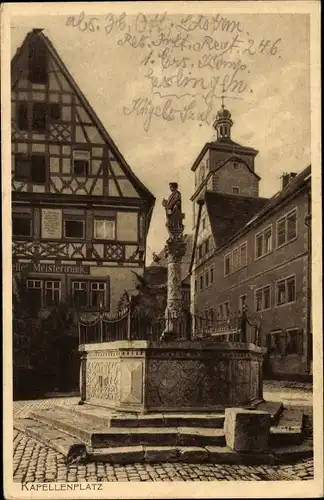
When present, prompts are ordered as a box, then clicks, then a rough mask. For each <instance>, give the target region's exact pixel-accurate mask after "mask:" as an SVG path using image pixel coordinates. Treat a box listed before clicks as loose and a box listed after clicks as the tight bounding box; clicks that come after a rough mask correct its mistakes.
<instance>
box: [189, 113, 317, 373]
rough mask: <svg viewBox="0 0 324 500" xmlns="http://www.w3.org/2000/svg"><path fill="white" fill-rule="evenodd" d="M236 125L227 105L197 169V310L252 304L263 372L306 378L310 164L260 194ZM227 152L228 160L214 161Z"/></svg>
mask: <svg viewBox="0 0 324 500" xmlns="http://www.w3.org/2000/svg"><path fill="white" fill-rule="evenodd" d="M224 115H225V118H226V119H225V121H226V123H227V125H228V127H227V129H226V131H225V133H224V129H223V128H222V129H221V127H223V125H222V123H223V122H224V119H223V116H224ZM231 125H232V121H231V117H230V113H229V112H228V111H227V110H226V109H224V108H223V109H222V111H221V112H220V113H219V115H218V119H217V120H216V124H215V128H216V130H217V134H218V136H217V140H216V141H215V143H212V144H208V145H206V146H205V148H204V149H206V151H204V150H203V157H204V158H205V157H206V156H207V160H204V159H203V158H198V160H197V161H196V162H195V164H194V165H193V170H194V171H195V172H197V171H198V172H199V171H200V172H202V171H203V172H204V175H203V174H202V173H198V174H197V173H196V179H197V178H198V179H200V181H198V183H197V184H196V191H195V194H194V196H193V197H192V201H193V203H194V204H195V214H196V215H195V220H194V233H195V244H194V250H193V255H192V262H191V274H192V298H193V303H194V313H195V314H196V315H198V316H203V317H207V318H209V319H210V320H216V319H220V320H223V319H227V317H228V316H229V315H230V314H239V313H240V311H241V309H242V306H243V304H247V307H248V311H249V314H250V316H252V317H254V318H259V319H261V321H262V329H261V332H262V344H263V346H264V347H265V348H266V349H267V351H266V355H265V371H266V372H267V373H268V374H269V375H277V374H278V375H279V374H286V375H288V374H294V375H299V374H302V375H303V374H307V373H309V372H310V371H311V363H312V346H311V344H312V342H311V338H312V333H311V332H312V328H311V283H310V276H311V272H310V269H311V167H310V166H309V167H307V168H306V169H304V170H303V171H302V172H301V173H299V174H298V175H297V174H285V175H284V176H283V177H282V189H281V191H279V192H278V193H277V194H276V195H275V196H273V197H272V198H270V199H265V198H261V197H259V196H258V182H259V180H260V177H259V176H257V175H256V174H255V172H254V158H255V156H256V153H257V152H256V151H255V150H251V149H249V150H248V151H247V152H246V148H243V147H242V146H240V145H237V144H236V143H234V142H233V141H232V140H231V133H230V132H231ZM220 129H221V130H220ZM225 148H227V149H228V151H227V154H228V156H227V158H225V159H224V158H223V157H222V158H221V159H220V160H219V161H218V162H217V161H216V162H213V160H211V159H212V158H213V157H217V154H218V150H220V151H221V153H223V150H224V149H225ZM230 150H231V151H230ZM241 153H242V154H241ZM208 159H209V165H208ZM207 167H209V168H207ZM236 173H237V177H236Z"/></svg>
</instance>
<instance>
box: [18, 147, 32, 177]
mask: <svg viewBox="0 0 324 500" xmlns="http://www.w3.org/2000/svg"><path fill="white" fill-rule="evenodd" d="M29 178H30V157H29V156H26V155H22V154H17V155H15V179H16V180H17V181H29Z"/></svg>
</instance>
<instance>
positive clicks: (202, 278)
mask: <svg viewBox="0 0 324 500" xmlns="http://www.w3.org/2000/svg"><path fill="white" fill-rule="evenodd" d="M203 289H204V277H203V275H201V276H200V290H203Z"/></svg>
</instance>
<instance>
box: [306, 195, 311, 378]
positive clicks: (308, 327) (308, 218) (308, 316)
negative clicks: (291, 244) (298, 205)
mask: <svg viewBox="0 0 324 500" xmlns="http://www.w3.org/2000/svg"><path fill="white" fill-rule="evenodd" d="M305 225H306V226H307V259H308V261H307V314H306V332H307V349H306V364H307V372H308V373H309V372H310V368H311V362H312V349H313V345H312V336H311V332H312V321H311V317H312V315H311V308H312V200H311V193H310V190H309V192H308V214H307V216H306V217H305Z"/></svg>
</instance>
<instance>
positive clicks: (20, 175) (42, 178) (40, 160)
mask: <svg viewBox="0 0 324 500" xmlns="http://www.w3.org/2000/svg"><path fill="white" fill-rule="evenodd" d="M15 179H16V180H20V181H27V182H33V183H35V184H44V183H45V182H46V157H45V155H42V154H34V155H31V156H27V155H23V154H17V155H16V156H15Z"/></svg>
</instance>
